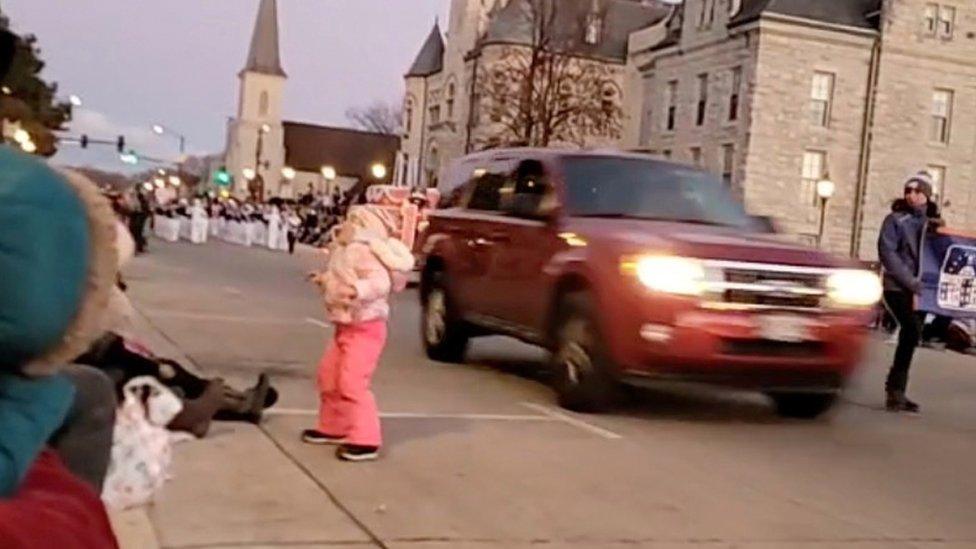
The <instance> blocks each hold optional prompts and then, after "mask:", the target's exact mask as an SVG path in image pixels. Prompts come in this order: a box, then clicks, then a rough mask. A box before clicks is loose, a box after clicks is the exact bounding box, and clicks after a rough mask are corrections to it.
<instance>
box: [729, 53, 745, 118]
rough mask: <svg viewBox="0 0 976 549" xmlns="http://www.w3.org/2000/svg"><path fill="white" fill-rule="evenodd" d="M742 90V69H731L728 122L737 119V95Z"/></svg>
mask: <svg viewBox="0 0 976 549" xmlns="http://www.w3.org/2000/svg"><path fill="white" fill-rule="evenodd" d="M741 89H742V67H734V68H733V69H732V91H731V93H729V121H730V122H731V121H733V120H738V118H739V93H740V91H741Z"/></svg>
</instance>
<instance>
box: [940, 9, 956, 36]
mask: <svg viewBox="0 0 976 549" xmlns="http://www.w3.org/2000/svg"><path fill="white" fill-rule="evenodd" d="M955 27H956V8H954V7H952V6H939V38H942V39H945V40H949V39H951V38H952V33H953V32H954V31H955Z"/></svg>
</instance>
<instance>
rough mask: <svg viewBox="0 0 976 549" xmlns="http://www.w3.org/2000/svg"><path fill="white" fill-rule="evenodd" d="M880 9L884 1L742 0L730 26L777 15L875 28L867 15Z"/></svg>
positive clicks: (874, 24) (875, 24) (874, 22)
mask: <svg viewBox="0 0 976 549" xmlns="http://www.w3.org/2000/svg"><path fill="white" fill-rule="evenodd" d="M880 8H881V0H743V2H742V9H741V10H740V11H739V13H738V15H736V16H735V17H734V18H732V21H731V22H730V25H740V24H743V23H748V22H750V21H754V20H756V19H758V18H759V17H760V16H762V14H763V13H778V14H780V15H789V16H792V17H800V18H803V19H812V20H815V21H823V22H825V23H833V24H835V25H845V26H849V27H860V28H865V29H876V28H877V22H876V19H873V18H869V17H868V15H869V14H871V13H873V12H877V11H878V10H879V9H880Z"/></svg>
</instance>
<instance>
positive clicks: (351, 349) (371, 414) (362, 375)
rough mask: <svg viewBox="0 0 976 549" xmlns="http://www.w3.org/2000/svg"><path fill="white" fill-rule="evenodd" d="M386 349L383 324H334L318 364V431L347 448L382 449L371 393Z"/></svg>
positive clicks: (376, 410) (378, 421)
mask: <svg viewBox="0 0 976 549" xmlns="http://www.w3.org/2000/svg"><path fill="white" fill-rule="evenodd" d="M385 345H386V321H385V320H374V321H372V322H362V323H359V324H337V325H336V328H335V338H334V339H333V340H332V343H331V344H330V345H329V348H328V349H327V350H326V351H325V355H324V356H323V357H322V360H321V362H319V375H318V385H319V398H320V399H321V405H320V407H319V425H318V430H319V431H320V432H322V433H326V434H329V435H334V436H344V437H345V441H346V443H347V444H355V445H358V446H377V447H378V446H381V445H382V443H383V437H382V434H381V433H380V416H379V411H378V409H377V407H376V397H374V396H373V392H372V390H371V389H370V384H371V383H372V379H373V372H375V371H376V366H377V364H378V363H379V360H380V355H381V354H382V353H383V347H384V346H385Z"/></svg>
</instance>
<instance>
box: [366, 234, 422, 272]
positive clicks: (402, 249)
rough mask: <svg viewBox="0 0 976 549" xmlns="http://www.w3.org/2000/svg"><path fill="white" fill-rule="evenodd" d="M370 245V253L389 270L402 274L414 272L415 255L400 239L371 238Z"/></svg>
mask: <svg viewBox="0 0 976 549" xmlns="http://www.w3.org/2000/svg"><path fill="white" fill-rule="evenodd" d="M368 243H369V249H370V251H372V252H373V253H374V254H375V255H376V258H377V259H379V260H380V263H382V264H383V266H384V267H386V268H387V269H389V270H391V271H395V272H401V273H408V272H410V271H411V270H413V265H414V257H413V253H411V251H410V248H408V247H407V245H406V244H404V243H403V242H401V241H400V240H399V239H397V238H371V239H369V241H368Z"/></svg>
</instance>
